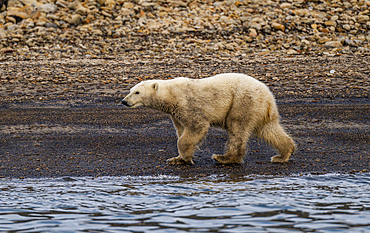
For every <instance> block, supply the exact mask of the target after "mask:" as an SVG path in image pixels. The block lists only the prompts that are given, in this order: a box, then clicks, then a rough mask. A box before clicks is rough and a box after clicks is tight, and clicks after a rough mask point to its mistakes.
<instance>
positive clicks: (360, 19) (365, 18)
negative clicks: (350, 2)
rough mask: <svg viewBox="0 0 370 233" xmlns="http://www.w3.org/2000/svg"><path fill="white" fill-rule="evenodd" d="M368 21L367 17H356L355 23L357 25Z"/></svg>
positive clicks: (369, 18)
mask: <svg viewBox="0 0 370 233" xmlns="http://www.w3.org/2000/svg"><path fill="white" fill-rule="evenodd" d="M369 20H370V17H369V16H368V15H359V16H357V22H359V23H366V22H367V21H369Z"/></svg>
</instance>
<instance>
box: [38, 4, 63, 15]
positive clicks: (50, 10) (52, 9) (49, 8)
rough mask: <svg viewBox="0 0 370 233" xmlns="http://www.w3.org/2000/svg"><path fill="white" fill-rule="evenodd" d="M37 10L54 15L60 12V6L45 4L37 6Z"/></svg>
mask: <svg viewBox="0 0 370 233" xmlns="http://www.w3.org/2000/svg"><path fill="white" fill-rule="evenodd" d="M36 9H37V10H39V11H41V12H45V13H54V12H56V11H57V10H58V6H57V5H55V4H51V3H50V4H44V5H38V6H36Z"/></svg>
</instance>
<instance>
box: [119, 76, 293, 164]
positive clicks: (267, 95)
mask: <svg viewBox="0 0 370 233" xmlns="http://www.w3.org/2000/svg"><path fill="white" fill-rule="evenodd" d="M123 103H124V104H125V105H126V106H128V107H139V106H144V107H149V108H153V109H157V110H160V111H163V112H165V113H168V114H170V116H171V119H172V121H173V124H174V126H175V128H176V131H177V136H178V143H177V146H178V150H179V156H178V157H174V158H171V159H169V160H168V162H169V163H170V164H182V163H193V161H192V158H193V155H194V151H195V149H196V148H197V145H198V144H199V143H200V142H201V141H202V139H203V138H204V137H205V135H206V134H207V132H208V129H209V127H211V126H219V127H222V128H224V129H226V130H227V131H228V138H229V139H228V142H227V151H226V153H225V154H224V155H213V156H212V158H213V159H215V160H216V161H218V162H219V163H225V164H227V163H242V162H243V158H244V155H245V149H246V144H247V141H248V140H249V138H250V137H251V136H252V135H256V136H258V137H260V138H262V139H264V140H265V141H266V142H268V143H269V144H270V145H272V146H273V147H275V148H276V149H277V150H278V151H279V155H277V156H274V157H272V158H271V161H272V162H287V161H288V160H289V157H290V156H291V154H292V153H293V152H294V150H295V144H294V141H293V140H292V139H291V137H289V135H288V134H287V133H286V132H285V131H284V129H283V128H282V127H281V125H280V123H279V113H278V110H277V107H276V103H275V99H274V97H273V95H272V93H271V92H270V91H269V89H268V88H267V86H266V85H264V84H263V83H261V82H259V81H258V80H256V79H254V78H252V77H250V76H247V75H244V74H235V73H228V74H220V75H216V76H213V77H210V78H204V79H189V78H176V79H172V80H150V81H143V82H141V83H139V84H137V85H136V86H134V87H133V88H132V89H131V90H130V93H129V94H128V95H127V96H126V98H124V99H123Z"/></svg>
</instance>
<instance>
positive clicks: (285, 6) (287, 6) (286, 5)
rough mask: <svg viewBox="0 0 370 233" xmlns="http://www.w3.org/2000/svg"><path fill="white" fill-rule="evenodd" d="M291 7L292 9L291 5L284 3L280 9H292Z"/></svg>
mask: <svg viewBox="0 0 370 233" xmlns="http://www.w3.org/2000/svg"><path fill="white" fill-rule="evenodd" d="M291 7H292V4H291V3H287V2H284V3H282V4H280V8H282V9H284V8H291Z"/></svg>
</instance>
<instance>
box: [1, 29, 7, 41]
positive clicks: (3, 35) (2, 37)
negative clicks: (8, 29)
mask: <svg viewBox="0 0 370 233" xmlns="http://www.w3.org/2000/svg"><path fill="white" fill-rule="evenodd" d="M5 38H6V33H5V31H4V29H2V28H0V40H1V39H5Z"/></svg>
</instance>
